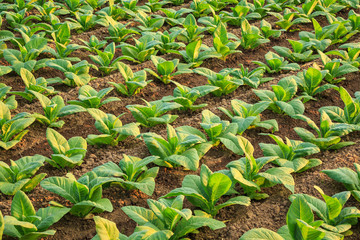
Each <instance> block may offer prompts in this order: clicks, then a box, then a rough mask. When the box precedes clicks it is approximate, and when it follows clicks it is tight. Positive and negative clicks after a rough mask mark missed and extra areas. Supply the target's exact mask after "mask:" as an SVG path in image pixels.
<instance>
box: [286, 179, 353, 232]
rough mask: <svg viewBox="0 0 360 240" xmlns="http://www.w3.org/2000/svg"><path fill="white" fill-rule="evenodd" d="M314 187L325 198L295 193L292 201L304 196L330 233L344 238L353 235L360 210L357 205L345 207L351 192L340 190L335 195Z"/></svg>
mask: <svg viewBox="0 0 360 240" xmlns="http://www.w3.org/2000/svg"><path fill="white" fill-rule="evenodd" d="M314 187H315V189H316V190H317V191H318V192H319V193H320V194H321V196H322V198H323V199H324V200H320V199H318V198H316V197H313V196H310V195H307V194H293V195H291V196H290V201H293V200H294V199H296V198H297V197H299V196H302V197H304V198H305V200H306V202H307V203H308V205H309V206H310V208H311V209H312V210H313V211H314V212H315V213H316V215H317V216H318V217H319V218H320V219H321V220H322V221H323V223H322V224H321V225H320V226H321V227H322V228H323V229H324V230H325V231H326V232H328V233H327V234H328V235H335V236H336V237H337V238H336V237H335V239H343V237H344V236H350V235H352V234H353V232H352V231H351V230H350V229H351V227H352V226H353V225H356V224H357V223H358V218H360V210H359V209H357V208H356V207H344V205H345V204H346V202H347V201H348V200H349V198H350V196H351V192H350V191H345V192H339V193H337V194H335V195H333V196H328V195H326V194H325V193H324V191H323V190H322V189H321V188H320V187H318V186H314Z"/></svg>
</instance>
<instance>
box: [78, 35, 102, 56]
mask: <svg viewBox="0 0 360 240" xmlns="http://www.w3.org/2000/svg"><path fill="white" fill-rule="evenodd" d="M79 40H80V41H81V42H82V43H83V44H84V45H85V46H82V48H83V49H85V50H87V51H89V52H93V53H96V50H100V49H102V48H103V47H105V45H106V44H107V41H106V40H102V41H100V40H99V39H98V38H97V37H96V36H95V35H91V37H90V38H89V41H85V40H83V39H79Z"/></svg>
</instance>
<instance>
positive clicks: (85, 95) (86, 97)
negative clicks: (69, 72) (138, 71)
mask: <svg viewBox="0 0 360 240" xmlns="http://www.w3.org/2000/svg"><path fill="white" fill-rule="evenodd" d="M113 89H114V88H112V87H109V88H104V89H101V90H100V91H99V92H97V91H96V90H95V89H93V88H92V87H90V86H89V85H84V86H82V87H81V88H80V89H79V96H78V99H79V101H78V100H70V101H68V102H67V103H68V104H72V105H78V106H81V107H84V108H100V107H102V106H103V105H105V104H107V103H110V102H115V101H120V99H119V98H117V97H109V98H107V99H105V100H103V101H102V99H103V98H104V97H105V96H106V95H107V94H109V93H110V92H111V91H112V90H113Z"/></svg>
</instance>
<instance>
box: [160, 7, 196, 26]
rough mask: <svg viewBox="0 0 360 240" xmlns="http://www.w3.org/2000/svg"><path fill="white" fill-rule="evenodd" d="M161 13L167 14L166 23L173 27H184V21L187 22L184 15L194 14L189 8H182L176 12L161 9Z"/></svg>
mask: <svg viewBox="0 0 360 240" xmlns="http://www.w3.org/2000/svg"><path fill="white" fill-rule="evenodd" d="M160 11H162V12H163V13H164V14H165V16H166V18H165V21H166V23H168V24H169V25H170V26H172V27H173V26H176V25H183V24H184V21H185V18H184V17H183V15H184V14H187V13H191V12H193V10H192V9H188V8H181V9H179V10H175V9H172V8H162V9H160ZM159 17H162V16H159Z"/></svg>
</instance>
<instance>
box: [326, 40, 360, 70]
mask: <svg viewBox="0 0 360 240" xmlns="http://www.w3.org/2000/svg"><path fill="white" fill-rule="evenodd" d="M339 48H346V50H332V51H328V52H326V53H325V54H326V55H336V56H338V57H340V58H341V60H342V62H345V63H348V64H351V65H353V66H354V67H359V66H360V57H359V55H360V45H359V44H353V43H347V44H343V45H341V46H340V47H339Z"/></svg>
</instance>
